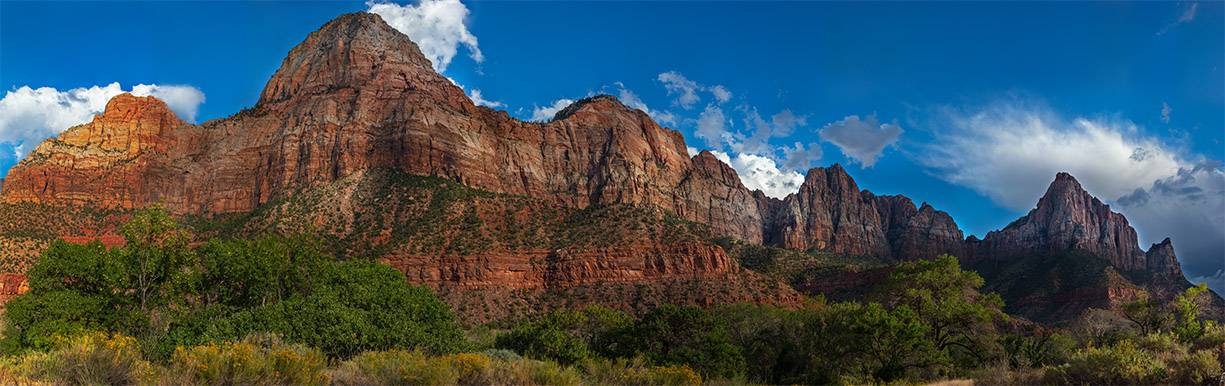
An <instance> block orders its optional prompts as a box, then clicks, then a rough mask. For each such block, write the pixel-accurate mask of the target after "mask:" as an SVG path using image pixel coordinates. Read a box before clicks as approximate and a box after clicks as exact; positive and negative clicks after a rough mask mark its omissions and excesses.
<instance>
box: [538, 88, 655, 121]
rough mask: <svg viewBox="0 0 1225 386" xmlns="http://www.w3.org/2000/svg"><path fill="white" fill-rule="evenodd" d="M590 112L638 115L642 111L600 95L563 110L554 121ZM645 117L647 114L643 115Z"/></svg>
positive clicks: (576, 102) (613, 97)
mask: <svg viewBox="0 0 1225 386" xmlns="http://www.w3.org/2000/svg"><path fill="white" fill-rule="evenodd" d="M584 110H590V111H595V112H608V113H637V112H639V111H640V110H637V109H634V108H631V107H629V106H626V105H625V103H622V102H621V100H620V99H617V97H615V96H612V95H608V94H598V95H593V96H589V97H586V98H583V99H579V100H578V101H575V102H574V103H571V104H570V105H569V106H566V108H564V109H561V110H560V111H558V112H557V114H554V115H553V120H554V121H560V120H563V119H566V118H569V117H570V116H572V115H574V114H576V113H578V112H579V111H584ZM643 114H644V115H645V113H643Z"/></svg>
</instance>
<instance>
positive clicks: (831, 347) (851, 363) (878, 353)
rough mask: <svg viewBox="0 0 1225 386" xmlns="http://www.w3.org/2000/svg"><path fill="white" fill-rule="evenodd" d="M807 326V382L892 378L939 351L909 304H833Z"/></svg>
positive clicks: (926, 362) (925, 362) (926, 363)
mask: <svg viewBox="0 0 1225 386" xmlns="http://www.w3.org/2000/svg"><path fill="white" fill-rule="evenodd" d="M811 328H812V329H813V330H814V334H813V336H812V338H811V339H810V344H811V345H813V346H814V347H813V348H812V349H811V351H812V352H813V353H814V357H813V362H814V363H813V367H814V369H816V370H815V373H813V374H810V378H811V379H810V380H809V382H815V383H833V382H838V383H845V382H851V383H861V382H865V381H870V380H879V381H886V382H888V381H895V380H899V379H904V378H906V377H907V374H908V372H909V371H911V370H917V369H926V368H928V367H930V366H932V365H933V364H936V363H938V361H939V359H938V358H937V356H938V355H937V354H938V353H939V352H938V351H937V350H935V348H934V346H933V341H932V340H930V339H928V338H927V337H928V336H929V334H930V330H929V327H928V326H927V324H926V323H924V322H923V321H922V320H921V319H920V317H919V315H918V313H916V312H915V311H914V310H912V309H910V307H908V306H904V305H903V306H899V307H896V308H893V309H888V308H885V307H884V306H883V305H881V304H879V303H868V304H861V303H853V302H848V303H837V304H834V305H832V306H831V307H829V309H828V310H825V311H823V312H822V313H821V315H820V317H819V319H818V320H817V321H815V322H814V324H813V326H812V327H811ZM865 377H866V378H869V379H864V378H865Z"/></svg>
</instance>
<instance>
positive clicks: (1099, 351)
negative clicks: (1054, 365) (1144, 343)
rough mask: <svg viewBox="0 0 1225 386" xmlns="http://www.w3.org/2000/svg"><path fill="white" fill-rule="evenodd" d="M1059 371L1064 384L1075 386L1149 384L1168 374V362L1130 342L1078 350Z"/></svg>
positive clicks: (1125, 341) (1162, 378)
mask: <svg viewBox="0 0 1225 386" xmlns="http://www.w3.org/2000/svg"><path fill="white" fill-rule="evenodd" d="M1059 370H1060V374H1059V375H1060V376H1061V377H1062V378H1063V379H1062V380H1063V381H1064V382H1067V383H1074V384H1088V383H1092V384H1116V385H1121V384H1149V383H1157V382H1160V381H1162V380H1164V379H1165V378H1166V374H1167V370H1166V368H1165V363H1162V362H1161V360H1159V359H1157V358H1156V357H1154V356H1153V355H1151V354H1150V353H1147V352H1145V351H1144V350H1141V349H1140V348H1139V347H1138V346H1137V345H1136V344H1135V343H1133V342H1132V341H1129V340H1124V341H1121V342H1119V343H1117V344H1115V345H1113V346H1107V347H1100V348H1099V347H1089V348H1087V349H1082V350H1079V351H1077V352H1076V353H1074V354H1072V357H1071V358H1069V360H1068V363H1067V364H1066V365H1065V366H1061V367H1060V368H1059Z"/></svg>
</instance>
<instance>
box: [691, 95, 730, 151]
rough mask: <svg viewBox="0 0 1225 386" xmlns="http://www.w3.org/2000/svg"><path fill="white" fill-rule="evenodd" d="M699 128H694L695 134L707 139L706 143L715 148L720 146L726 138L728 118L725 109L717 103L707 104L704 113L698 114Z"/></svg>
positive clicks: (704, 139)
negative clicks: (716, 104)
mask: <svg viewBox="0 0 1225 386" xmlns="http://www.w3.org/2000/svg"><path fill="white" fill-rule="evenodd" d="M697 126H698V128H697V130H694V133H693V134H694V136H697V137H698V138H700V139H702V140H703V141H706V144H707V145H709V146H710V147H713V148H716V149H717V148H720V147H721V145H722V143H723V141H724V140H725V139H726V136H727V134H728V132H727V118H725V117H724V116H723V109H721V108H719V106H715V105H707V106H706V109H705V110H702V114H700V115H698V123H697Z"/></svg>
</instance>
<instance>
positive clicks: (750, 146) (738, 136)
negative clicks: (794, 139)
mask: <svg viewBox="0 0 1225 386" xmlns="http://www.w3.org/2000/svg"><path fill="white" fill-rule="evenodd" d="M739 110H740V112H741V113H742V114H743V115H744V119H743V122H744V127H745V128H746V129H748V130H750V131H749V133H747V134H746V133H742V132H736V133H732V134H730V135H729V136H730V137H731V138H732V139H731V140H729V142H730V144H731V148H732V150H733V151H735V152H737V153H750V154H770V153H773V152H774V150H775V149H774V145H771V144H770V139H771V138H784V137H787V136H790V135H791V133H793V132H795V129H796V128H798V127H800V126H804V125H807V124H808V117H807V116H803V115H796V114H795V113H792V112H791V110H789V109H785V110H783V111H780V112H778V113H775V114H774V115H772V116H770V119H769V120H767V119H765V118H764V117H762V116H761V113H759V112H758V111H757V108H756V107H750V106H747V105H745V106H740V108H739Z"/></svg>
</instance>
